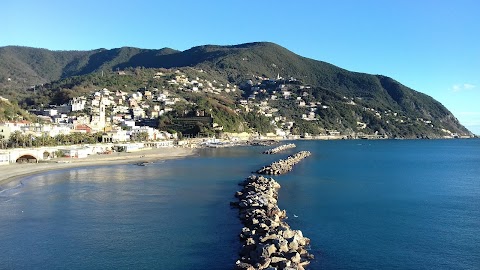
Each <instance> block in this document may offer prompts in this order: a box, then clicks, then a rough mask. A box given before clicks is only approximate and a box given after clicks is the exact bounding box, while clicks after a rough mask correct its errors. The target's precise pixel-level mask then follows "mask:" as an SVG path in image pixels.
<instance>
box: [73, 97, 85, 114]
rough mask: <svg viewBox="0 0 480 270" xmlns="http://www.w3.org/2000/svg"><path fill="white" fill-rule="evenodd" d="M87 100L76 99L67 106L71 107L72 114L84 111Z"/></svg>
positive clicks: (83, 98) (82, 98)
mask: <svg viewBox="0 0 480 270" xmlns="http://www.w3.org/2000/svg"><path fill="white" fill-rule="evenodd" d="M86 103H87V100H86V98H85V97H76V98H73V99H72V100H70V102H69V105H70V106H71V107H72V112H76V111H82V110H84V109H85V104H86Z"/></svg>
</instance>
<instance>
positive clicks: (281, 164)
mask: <svg viewBox="0 0 480 270" xmlns="http://www.w3.org/2000/svg"><path fill="white" fill-rule="evenodd" d="M311 154H312V153H310V151H300V152H298V153H296V154H294V155H291V156H289V157H288V158H287V159H280V160H279V161H275V162H273V163H272V164H270V165H269V166H265V167H263V168H261V169H260V170H258V171H257V172H256V173H258V174H268V175H276V174H285V173H288V172H289V171H291V170H293V166H295V165H296V164H297V163H299V162H300V161H301V160H303V159H304V158H307V157H309V156H310V155H311Z"/></svg>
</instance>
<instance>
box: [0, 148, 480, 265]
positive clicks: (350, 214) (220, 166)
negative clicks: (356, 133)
mask: <svg viewBox="0 0 480 270" xmlns="http://www.w3.org/2000/svg"><path fill="white" fill-rule="evenodd" d="M294 143H295V144H296V145H297V147H296V148H294V149H290V150H288V151H285V152H282V153H279V154H276V155H264V154H262V151H263V150H265V149H267V148H269V147H266V146H248V147H245V146H243V147H232V148H215V149H201V150H199V152H198V154H196V155H195V156H191V157H186V158H182V159H177V160H167V161H159V162H154V163H153V164H147V166H138V165H135V164H121V165H120V164H119V165H110V166H92V167H82V168H74V169H65V170H57V171H50V172H44V173H40V174H37V175H32V176H28V177H24V178H22V179H19V180H16V181H13V182H10V183H8V184H4V185H2V186H0V269H117V270H118V269H233V268H234V265H235V261H236V260H237V259H238V251H239V249H240V242H239V237H238V235H239V233H240V231H241V228H242V224H241V223H240V221H239V219H238V210H237V209H235V208H231V207H230V205H229V203H230V202H231V201H234V200H235V198H234V193H235V191H237V190H240V188H241V187H240V186H238V183H239V182H240V181H242V180H243V179H244V178H246V177H248V176H249V175H251V174H252V172H253V171H255V170H257V169H259V168H261V167H262V166H264V165H267V164H269V163H271V162H272V161H275V160H277V159H280V158H285V157H286V156H288V155H289V154H293V153H295V152H297V151H300V150H309V151H311V152H312V156H310V157H309V158H307V159H305V160H303V161H302V162H300V163H299V164H298V165H297V166H296V167H295V168H294V169H293V171H291V172H290V173H288V174H286V175H281V176H275V177H274V178H275V179H276V180H277V181H278V182H279V183H280V185H281V186H282V188H281V189H280V192H279V207H280V208H281V209H285V210H286V211H287V215H288V219H287V222H288V223H289V225H290V226H291V227H292V229H298V230H301V231H302V232H303V234H304V236H306V237H309V238H310V239H311V245H310V252H311V253H312V254H314V255H315V259H314V260H313V261H312V262H311V264H310V266H309V267H308V269H480V140H478V139H466V140H461V139H459V140H336V141H295V142H294ZM7 169H8V167H3V168H0V170H7Z"/></svg>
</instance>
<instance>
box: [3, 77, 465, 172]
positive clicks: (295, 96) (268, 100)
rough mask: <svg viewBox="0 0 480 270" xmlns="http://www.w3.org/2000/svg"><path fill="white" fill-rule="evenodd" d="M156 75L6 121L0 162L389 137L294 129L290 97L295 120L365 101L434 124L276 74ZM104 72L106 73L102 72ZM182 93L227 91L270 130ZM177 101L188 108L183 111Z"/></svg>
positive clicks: (386, 114) (385, 114)
mask: <svg viewBox="0 0 480 270" xmlns="http://www.w3.org/2000/svg"><path fill="white" fill-rule="evenodd" d="M129 72H130V73H131V71H128V70H127V71H116V72H112V74H110V75H109V76H116V77H122V76H132V75H131V74H130V73H129ZM188 74H190V76H189V75H188ZM191 74H195V75H197V76H195V75H194V77H193V76H192V75H191ZM151 75H152V76H151V78H150V79H152V80H153V81H154V82H158V83H157V85H159V87H147V86H145V87H142V88H138V89H136V90H133V91H132V90H129V91H126V90H123V89H108V88H106V87H104V88H101V89H96V90H95V91H93V92H91V93H90V94H89V95H81V96H76V97H73V98H72V99H70V100H68V103H65V104H61V105H50V106H46V107H43V108H38V109H33V110H30V111H29V112H30V113H31V114H34V115H36V119H37V121H36V122H31V121H26V120H23V119H17V120H9V121H4V122H1V123H0V149H3V150H0V164H9V163H15V162H38V161H39V160H45V159H51V158H56V157H75V158H83V157H87V156H88V155H92V154H99V153H110V152H112V151H126V152H129V151H138V150H141V149H143V148H159V147H201V146H212V147H218V146H221V145H234V144H236V143H239V142H246V141H252V140H262V139H263V140H265V139H266V140H294V139H300V138H304V139H345V138H349V139H358V138H360V139H382V138H388V137H387V136H386V135H385V134H380V133H378V131H375V132H374V133H368V132H365V133H364V132H362V130H364V129H367V123H365V122H361V121H357V122H356V125H357V126H356V127H355V129H356V132H352V131H350V132H348V131H345V130H336V129H328V128H325V129H323V131H322V132H320V133H318V134H309V133H307V132H302V133H299V132H293V131H294V127H295V125H296V124H297V123H296V122H295V119H294V117H292V116H291V115H283V114H282V111H281V108H282V106H283V107H287V105H285V104H293V105H294V106H295V108H294V109H295V110H296V111H297V112H298V113H299V117H298V118H299V119H298V120H297V122H298V121H302V122H305V123H308V122H317V121H319V119H320V118H321V114H325V113H323V112H322V113H320V111H328V110H330V109H331V106H335V104H338V103H340V104H341V105H342V106H351V107H358V106H361V110H363V111H368V112H369V113H371V114H372V115H373V116H374V117H376V118H378V119H382V118H383V119H388V120H387V123H388V122H389V121H392V122H394V123H405V122H417V123H420V124H422V125H428V126H431V127H432V128H433V124H432V122H431V121H428V120H424V119H410V118H408V117H406V116H403V115H399V114H398V113H397V112H392V111H378V110H375V109H373V108H369V107H366V106H363V105H360V104H361V102H362V98H361V97H346V96H343V97H342V98H341V100H340V101H339V102H337V103H334V102H330V103H326V102H321V101H318V100H316V99H315V98H314V97H312V95H313V94H312V89H311V86H309V85H304V84H303V83H301V82H300V81H298V80H297V79H295V78H293V77H290V78H283V77H281V76H280V75H279V74H278V75H277V76H276V78H266V77H263V76H257V75H255V76H252V79H250V80H247V81H245V82H244V83H243V84H242V85H235V84H231V83H227V82H220V81H217V80H215V79H214V80H210V79H207V78H201V77H200V76H202V75H208V74H206V72H205V71H204V70H201V69H193V68H187V69H183V70H179V69H161V70H157V71H155V72H154V73H152V74H151ZM101 76H102V77H103V76H104V73H103V71H102V73H101ZM204 77H208V76H204ZM125 86H126V85H125ZM185 93H192V94H204V95H213V96H222V95H227V96H229V97H230V98H232V99H233V100H235V104H234V109H235V113H236V114H242V113H243V114H245V113H253V114H254V115H258V116H259V117H260V116H261V117H263V118H264V119H267V120H268V124H269V125H271V127H272V129H271V131H270V132H265V133H263V134H262V133H259V132H256V131H255V130H252V129H247V130H244V131H243V132H231V131H228V130H225V129H224V127H223V126H222V123H217V122H215V118H214V116H212V114H211V113H210V112H208V111H205V110H199V109H198V106H197V104H195V102H192V101H189V100H187V99H186V98H185V97H184V96H185V95H184V94H185ZM242 94H243V95H242ZM1 101H2V102H9V101H8V100H7V99H5V98H1ZM287 102H288V103H287ZM359 103H360V104H359ZM180 105H181V106H180ZM180 107H181V108H184V110H183V111H179V109H178V108H180ZM185 108H189V109H185ZM195 108H197V109H195ZM168 114H174V115H175V116H176V117H174V119H173V120H172V123H170V124H169V125H166V126H164V128H163V129H162V130H160V129H159V121H158V119H159V118H161V117H162V116H165V115H168ZM198 123H201V124H202V125H203V126H206V129H207V130H211V131H214V133H203V134H202V133H201V132H199V131H198V130H197V132H191V128H192V126H194V125H195V124H198ZM189 128H190V129H189ZM179 130H182V132H179ZM443 131H444V133H445V138H454V137H456V136H457V135H456V134H455V133H453V132H450V131H449V130H445V129H444V130H443ZM36 147H37V148H38V147H50V148H52V147H54V148H53V149H54V150H46V151H44V152H43V153H41V155H40V154H38V155H22V154H21V153H23V152H25V151H24V150H23V149H25V148H36ZM18 149H20V150H18ZM12 152H13V153H16V154H12ZM30 152H31V151H30Z"/></svg>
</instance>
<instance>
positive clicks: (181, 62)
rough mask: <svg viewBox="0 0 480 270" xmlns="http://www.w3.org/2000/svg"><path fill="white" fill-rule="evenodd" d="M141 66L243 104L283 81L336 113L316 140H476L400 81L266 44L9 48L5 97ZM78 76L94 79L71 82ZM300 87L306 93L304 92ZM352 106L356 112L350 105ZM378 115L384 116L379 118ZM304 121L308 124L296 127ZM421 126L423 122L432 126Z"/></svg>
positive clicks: (326, 118) (325, 114)
mask: <svg viewBox="0 0 480 270" xmlns="http://www.w3.org/2000/svg"><path fill="white" fill-rule="evenodd" d="M135 67H143V68H145V69H152V70H154V69H161V68H165V69H170V68H179V69H182V70H185V69H186V68H188V67H191V68H195V69H196V70H202V71H204V74H208V79H210V80H218V81H225V82H226V83H231V84H235V85H238V86H240V87H242V90H243V91H244V95H243V96H244V98H246V97H248V96H251V95H252V94H255V93H256V91H255V89H257V88H258V87H260V88H262V90H268V91H269V92H268V93H264V94H265V95H264V96H263V98H266V97H267V95H266V94H270V95H271V94H272V93H273V92H275V89H273V88H272V85H270V86H269V85H265V81H266V80H265V79H266V78H277V76H280V77H282V79H283V83H282V82H281V80H277V81H275V85H274V86H275V88H277V90H278V89H280V88H278V87H282V85H283V86H285V85H286V86H287V88H289V89H290V90H291V91H292V93H293V95H294V96H295V98H298V97H300V98H302V96H305V98H303V99H304V100H305V101H308V102H316V103H319V104H320V103H322V104H323V106H326V107H328V108H329V110H320V111H318V112H317V116H318V117H320V119H319V121H314V122H305V123H303V124H302V125H304V126H308V127H309V128H302V130H304V131H305V130H310V131H311V132H313V133H317V131H318V130H319V129H320V130H321V129H323V130H326V129H338V130H350V129H351V130H354V131H355V130H356V131H359V130H358V128H357V125H362V124H359V123H366V124H367V125H368V127H369V129H367V130H365V131H368V132H375V131H377V132H381V133H384V134H387V135H389V136H393V137H440V136H441V135H442V131H441V130H443V129H445V130H449V131H450V132H453V133H458V134H465V135H466V134H470V132H469V131H468V130H467V129H465V127H463V126H462V125H461V124H460V123H458V121H457V119H456V118H455V117H454V116H453V115H452V114H451V113H450V112H449V111H448V109H446V108H445V107H444V106H443V105H442V104H440V103H439V102H437V101H436V100H434V99H433V98H431V97H429V96H427V95H425V94H422V93H420V92H417V91H415V90H413V89H410V88H408V87H405V86H404V85H402V84H401V83H399V82H397V81H395V80H394V79H391V78H388V77H385V76H381V75H369V74H364V73H357V72H350V71H347V70H345V69H342V68H339V67H336V66H334V65H331V64H328V63H325V62H322V61H317V60H312V59H308V58H305V57H302V56H299V55H296V54H294V53H292V52H290V51H289V50H287V49H285V48H283V47H281V46H278V45H276V44H273V43H267V42H259V43H248V44H241V45H235V46H214V45H205V46H198V47H193V48H191V49H189V50H185V51H176V50H173V49H168V48H165V49H161V50H147V49H138V48H130V47H123V48H118V49H111V50H105V49H98V50H93V51H49V50H45V49H34V48H26V47H3V48H0V95H3V96H5V97H7V98H10V99H16V100H18V101H19V102H23V103H24V104H26V103H25V102H24V101H25V98H28V97H29V96H30V102H27V103H30V104H31V103H32V101H31V99H32V97H31V93H29V92H26V89H28V88H29V87H30V86H32V85H38V84H44V83H47V82H50V81H56V80H60V81H58V82H54V83H53V84H50V86H48V87H45V89H46V90H45V91H46V92H48V91H49V90H54V88H55V87H53V88H52V86H55V85H56V87H57V88H56V89H57V90H59V89H60V88H62V89H63V90H65V89H70V90H71V89H73V88H74V87H75V86H78V85H79V84H82V82H81V81H83V82H84V81H85V80H87V81H88V79H84V78H88V76H91V74H94V73H95V72H96V73H97V74H98V73H99V72H101V71H103V72H112V71H123V70H126V69H129V68H130V69H131V68H135ZM89 74H90V75H89ZM79 75H85V76H87V77H85V76H82V77H72V76H79ZM75 78H76V79H75ZM137 79H138V80H137V82H136V83H133V82H130V85H131V86H133V85H135V86H136V87H137V86H138V87H140V86H141V85H142V84H145V83H147V81H148V80H147V79H145V78H143V79H140V78H137ZM290 79H293V80H290ZM97 80H98V81H97V82H96V83H92V84H91V85H90V86H89V87H86V86H84V88H83V89H87V90H90V88H95V87H99V86H102V87H107V85H110V86H109V87H112V86H113V87H115V86H119V85H121V84H120V82H118V83H117V85H115V84H112V82H111V81H110V82H106V81H105V79H102V78H97ZM102 80H103V81H102ZM113 80H118V78H117V79H113ZM122 80H124V79H123V78H122ZM135 80H136V79H133V81H135ZM75 81H77V82H75ZM300 85H301V86H302V87H299V86H300ZM77 89H78V88H77ZM306 89H308V90H306ZM87 90H85V91H87ZM132 90H134V89H132ZM45 91H44V93H46V92H45ZM257 94H258V95H257V96H258V97H262V94H261V93H260V94H259V93H257ZM45 96H47V97H48V98H45ZM307 96H308V98H307ZM39 98H44V102H53V101H54V100H56V101H57V102H58V101H61V100H62V99H61V98H60V99H59V97H58V91H57V93H46V94H45V95H43V96H41V97H39ZM236 99H238V97H237V98H236ZM233 101H235V100H233ZM237 101H238V100H237ZM292 102H293V101H288V102H287V101H286V102H279V101H269V103H270V104H271V106H273V107H275V108H277V109H278V110H279V111H280V112H281V113H283V114H286V116H288V117H291V118H295V119H297V120H298V119H299V118H301V115H302V113H299V112H300V111H302V110H303V109H302V108H300V110H289V109H287V108H288V107H291V105H292V104H294V102H293V103H292ZM347 103H348V104H354V106H353V105H352V106H345V104H347ZM303 111H304V112H303V113H305V112H307V113H308V111H305V110H303ZM371 112H375V113H374V115H375V114H377V115H376V116H375V117H372V115H371V114H372V113H371ZM382 115H383V116H382ZM390 115H393V116H392V117H390ZM401 117H403V118H404V120H402V119H401ZM300 122H302V121H297V123H300ZM417 122H418V123H420V122H423V123H425V124H426V126H427V127H424V125H423V124H418V123H417ZM429 125H430V126H434V127H435V128H433V129H432V128H430V127H428V126H429ZM312 127H313V128H312Z"/></svg>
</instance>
